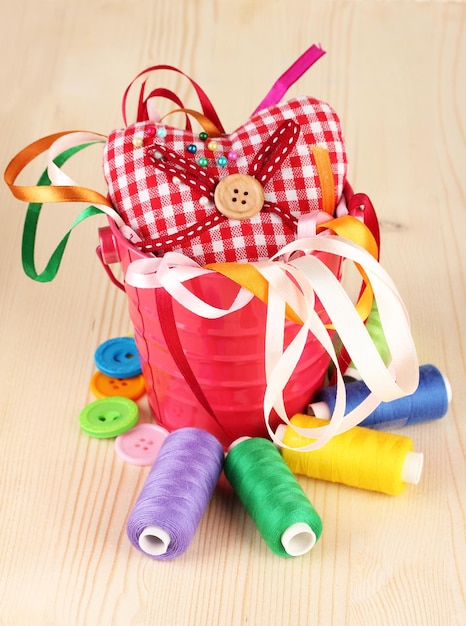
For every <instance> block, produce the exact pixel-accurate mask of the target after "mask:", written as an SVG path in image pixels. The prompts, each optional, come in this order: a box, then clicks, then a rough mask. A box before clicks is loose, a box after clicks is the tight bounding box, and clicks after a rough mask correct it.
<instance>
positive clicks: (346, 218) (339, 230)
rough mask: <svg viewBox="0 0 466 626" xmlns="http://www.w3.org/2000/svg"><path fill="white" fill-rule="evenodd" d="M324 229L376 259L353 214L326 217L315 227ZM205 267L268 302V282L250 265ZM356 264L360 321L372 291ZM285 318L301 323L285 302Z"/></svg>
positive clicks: (365, 232) (371, 238)
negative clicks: (361, 285) (360, 285)
mask: <svg viewBox="0 0 466 626" xmlns="http://www.w3.org/2000/svg"><path fill="white" fill-rule="evenodd" d="M325 229H329V230H332V231H333V232H334V233H335V234H337V235H338V236H340V237H344V238H345V239H349V240H350V241H353V242H354V243H355V244H357V245H359V246H360V247H362V248H364V249H365V250H366V251H367V252H369V254H371V255H372V256H373V257H374V258H375V259H377V255H378V248H377V243H376V241H375V239H374V236H373V235H372V233H371V231H370V230H369V229H368V227H367V226H366V225H365V224H363V223H362V222H361V221H360V220H358V219H356V218H355V217H352V216H351V215H343V216H341V217H337V218H335V219H333V220H329V221H328V222H323V223H322V224H319V225H318V226H317V232H321V231H323V230H325ZM205 267H206V269H210V270H213V271H215V272H218V273H219V274H223V275H224V276H226V277H227V278H230V279H231V280H232V281H234V282H235V283H237V284H238V285H240V286H241V287H245V288H246V289H248V290H249V291H251V293H253V294H254V295H255V296H256V297H257V298H259V300H262V302H264V304H267V303H268V281H267V279H266V278H264V276H262V274H260V273H259V272H258V270H257V269H256V268H255V267H254V264H251V263H209V264H208V265H206V266H205ZM356 267H357V268H358V271H359V273H360V274H361V276H362V279H363V281H364V283H365V287H364V290H363V291H362V293H361V295H360V297H359V299H358V301H357V303H356V305H355V308H356V310H357V312H358V315H359V317H360V318H361V319H362V320H363V321H364V320H366V319H367V317H368V316H369V313H370V311H371V308H372V303H373V300H374V293H373V290H372V286H371V284H370V280H369V278H368V277H367V274H366V273H365V271H364V270H363V268H362V267H360V266H359V265H356ZM286 317H287V319H288V320H290V321H292V322H295V323H298V324H302V323H303V321H302V320H301V318H300V317H299V316H298V315H297V313H296V312H295V311H293V309H292V308H291V307H290V306H289V305H288V304H287V305H286ZM327 327H328V328H333V325H331V324H329V325H327Z"/></svg>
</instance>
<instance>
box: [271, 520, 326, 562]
mask: <svg viewBox="0 0 466 626" xmlns="http://www.w3.org/2000/svg"><path fill="white" fill-rule="evenodd" d="M280 541H281V543H282V546H283V548H284V549H285V552H286V553H287V554H289V555H290V556H302V555H303V554H306V552H309V550H312V548H313V547H314V545H315V543H316V541H317V537H316V534H315V532H314V531H313V530H312V528H311V527H310V526H309V524H306V523H305V522H296V523H295V524H292V525H291V526H289V527H288V528H287V529H286V530H285V531H284V532H283V534H282V536H281V538H280Z"/></svg>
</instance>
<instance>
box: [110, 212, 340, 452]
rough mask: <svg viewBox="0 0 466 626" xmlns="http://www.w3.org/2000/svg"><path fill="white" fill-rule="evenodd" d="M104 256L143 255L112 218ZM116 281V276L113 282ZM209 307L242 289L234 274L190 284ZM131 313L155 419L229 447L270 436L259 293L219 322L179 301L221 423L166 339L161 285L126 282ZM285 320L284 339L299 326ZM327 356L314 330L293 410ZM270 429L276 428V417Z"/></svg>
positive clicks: (199, 373)
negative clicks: (160, 314)
mask: <svg viewBox="0 0 466 626" xmlns="http://www.w3.org/2000/svg"><path fill="white" fill-rule="evenodd" d="M100 241H101V245H100V246H99V248H98V252H99V253H100V257H101V259H102V261H103V262H104V265H105V266H106V269H107V271H108V273H109V275H110V277H111V278H112V280H114V279H113V275H112V272H111V270H110V269H109V267H108V265H109V264H111V263H113V262H117V261H119V262H120V263H121V266H122V269H123V271H124V272H126V269H127V267H128V265H129V264H130V263H131V262H132V261H134V260H136V259H139V258H145V257H146V255H145V254H143V253H141V252H140V251H139V250H137V248H135V247H134V246H133V245H132V244H131V243H129V242H128V241H127V240H126V239H125V238H124V237H123V236H122V235H121V233H120V232H119V231H118V229H117V228H116V226H115V225H114V224H113V222H110V227H108V228H105V229H101V231H100ZM325 261H326V263H327V264H328V265H329V267H331V269H332V271H333V272H334V273H335V274H337V273H338V272H339V267H340V263H339V259H338V258H337V257H335V256H333V255H328V258H325ZM114 282H115V281H114ZM185 286H189V288H190V289H191V290H192V291H193V292H194V293H195V294H196V295H197V296H199V297H201V298H202V299H203V300H205V301H207V302H208V303H209V304H211V305H214V306H217V307H221V308H226V307H227V306H229V305H230V304H231V302H232V301H233V299H234V297H235V295H236V293H237V291H238V286H237V285H236V283H234V282H232V281H231V280H230V279H228V278H226V277H224V276H221V275H217V274H209V275H207V276H202V277H199V278H196V279H192V280H191V281H190V282H189V283H185ZM124 289H125V291H126V294H127V296H128V305H129V314H130V317H131V321H132V323H133V325H134V330H135V341H136V345H137V347H138V351H139V355H140V359H141V365H142V371H143V375H144V379H145V383H146V388H147V394H148V400H149V406H150V409H151V412H152V414H153V417H154V418H155V420H156V421H157V422H158V423H159V424H161V425H163V426H164V427H166V428H167V429H168V430H175V429H177V428H181V427H185V426H196V427H199V428H203V429H205V430H207V431H209V432H211V433H212V434H213V435H215V436H216V437H218V439H219V440H220V441H221V442H222V444H223V445H225V446H227V445H228V444H229V443H231V441H233V440H234V439H236V438H237V437H242V436H267V429H266V426H265V419H264V412H263V400H264V393H265V388H266V379H265V364H264V347H265V321H266V306H265V305H264V304H263V302H261V301H260V300H259V299H257V298H253V299H252V300H251V302H250V303H249V304H247V305H246V306H245V307H244V308H243V309H241V310H239V311H236V312H233V313H230V314H229V315H226V316H224V317H222V318H220V319H216V320H210V319H204V318H202V317H199V316H198V315H196V314H194V313H192V312H190V311H188V310H187V309H185V308H184V307H183V306H181V305H180V304H178V303H177V302H176V301H173V310H174V316H175V321H176V327H177V330H178V335H179V338H180V341H181V345H182V347H183V351H184V353H185V355H186V358H187V360H188V362H189V365H190V367H191V369H192V371H193V373H194V375H195V377H196V379H197V381H198V383H199V385H200V387H201V388H202V390H203V392H204V394H205V396H206V398H207V400H208V402H209V404H210V406H211V408H212V409H213V411H214V414H215V417H216V420H214V419H213V418H212V416H211V415H210V414H209V413H208V412H207V411H206V409H205V408H204V407H203V406H202V405H201V403H200V402H199V400H198V399H197V398H196V396H195V394H194V393H193V391H192V389H191V387H190V385H189V384H188V383H187V382H186V380H185V379H184V377H183V375H182V374H181V373H180V371H179V369H178V367H177V366H176V364H175V361H174V359H173V358H172V356H171V353H170V350H169V349H168V347H167V344H166V342H165V340H164V337H163V333H162V330H161V327H160V321H159V317H158V313H157V306H156V299H155V290H154V289H140V288H135V287H132V286H130V285H125V287H124ZM298 329H299V326H298V325H297V324H294V323H291V322H287V325H286V328H285V344H286V345H288V343H289V342H290V341H291V340H292V338H293V337H294V336H295V334H296V332H297V331H298ZM328 365H329V357H328V355H327V353H326V352H325V350H324V349H323V348H322V346H321V345H320V343H319V342H318V341H317V340H316V339H315V338H314V337H313V336H312V335H309V339H308V341H307V344H306V347H305V349H304V352H303V354H302V356H301V359H300V361H299V362H298V365H297V367H296V368H295V371H294V373H293V375H292V377H291V378H290V380H289V382H288V384H287V386H286V387H285V390H284V400H285V408H286V410H287V413H288V415H290V416H292V415H293V414H295V413H298V412H303V411H304V410H305V409H306V406H307V404H308V402H309V401H310V399H311V397H312V396H313V394H314V392H315V391H317V390H318V389H319V388H320V387H321V386H322V384H323V381H324V378H325V374H326V370H327V367H328ZM270 423H271V425H272V427H274V426H276V425H278V419H277V417H276V416H273V415H272V416H271V420H270Z"/></svg>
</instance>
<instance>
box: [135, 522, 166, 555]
mask: <svg viewBox="0 0 466 626" xmlns="http://www.w3.org/2000/svg"><path fill="white" fill-rule="evenodd" d="M138 542H139V547H140V548H141V550H142V551H143V552H145V553H146V554H149V555H150V556H162V554H165V553H166V552H167V550H168V546H169V545H170V542H171V537H170V535H169V534H168V533H167V531H166V530H163V528H160V526H146V528H144V530H143V531H142V533H141V534H140V535H139V539H138Z"/></svg>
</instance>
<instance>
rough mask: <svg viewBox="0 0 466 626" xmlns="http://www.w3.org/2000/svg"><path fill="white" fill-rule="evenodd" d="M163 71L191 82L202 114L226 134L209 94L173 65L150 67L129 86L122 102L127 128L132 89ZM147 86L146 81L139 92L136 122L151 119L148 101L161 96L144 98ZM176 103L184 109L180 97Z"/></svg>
mask: <svg viewBox="0 0 466 626" xmlns="http://www.w3.org/2000/svg"><path fill="white" fill-rule="evenodd" d="M161 70H168V71H170V72H176V73H177V74H181V75H182V76H184V77H185V78H187V79H188V80H189V82H190V83H191V85H192V86H193V87H194V90H195V91H196V94H197V96H198V98H199V102H200V104H201V108H202V112H203V114H204V115H205V116H206V117H207V118H208V119H209V120H211V121H212V124H214V125H215V126H216V128H218V129H219V130H220V132H221V133H224V132H225V130H224V128H223V125H222V123H221V121H220V119H219V117H218V115H217V112H216V110H215V108H214V106H213V104H212V102H211V101H210V100H209V98H208V96H207V94H206V93H205V92H204V90H203V89H202V88H201V87H200V86H199V85H198V84H197V83H196V81H194V80H193V79H192V78H190V77H189V76H188V75H187V74H185V73H184V72H182V71H181V70H179V69H177V68H176V67H173V66H172V65H154V66H152V67H149V68H147V69H145V70H144V71H142V72H140V73H139V74H138V75H137V76H136V77H135V78H134V79H133V80H132V81H131V83H130V84H129V85H128V87H127V88H126V90H125V93H124V95H123V102H122V113H123V120H124V123H125V126H127V125H128V119H127V114H126V108H127V101H128V96H129V93H130V91H131V89H132V88H133V86H134V83H135V82H136V81H137V80H138V79H139V78H141V77H142V76H147V75H148V74H151V73H154V72H157V71H161ZM145 86H146V81H144V83H143V84H142V86H141V89H140V91H139V99H138V112H137V116H136V122H142V121H146V120H147V119H149V114H148V111H147V102H148V100H150V99H151V98H152V97H153V96H154V94H155V95H160V94H157V93H156V92H151V94H149V96H148V97H147V98H144V88H145ZM171 93H172V92H171ZM176 101H177V102H179V106H181V107H182V108H184V105H183V103H182V102H181V101H180V100H179V98H178V97H176ZM187 123H188V124H189V119H188V118H187Z"/></svg>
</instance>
